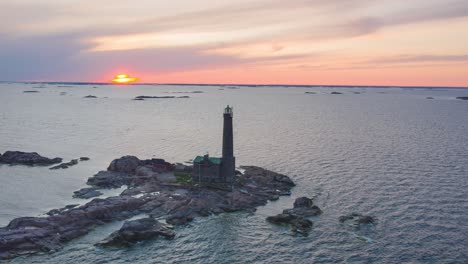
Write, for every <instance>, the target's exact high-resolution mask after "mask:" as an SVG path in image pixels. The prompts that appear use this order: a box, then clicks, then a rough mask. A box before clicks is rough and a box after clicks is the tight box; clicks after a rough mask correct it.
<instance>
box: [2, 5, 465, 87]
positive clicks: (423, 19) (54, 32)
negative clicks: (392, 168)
mask: <svg viewBox="0 0 468 264" xmlns="http://www.w3.org/2000/svg"><path fill="white" fill-rule="evenodd" d="M0 18H2V22H1V23H0V81H72V82H108V81H110V80H111V79H112V78H113V76H115V75H116V74H120V73H127V74H129V75H131V76H133V77H138V78H139V81H140V82H145V83H146V82H148V83H150V82H154V83H236V84H241V83H244V84H311V85H389V86H403V85H405V86H464V87H467V86H468V1H467V0H392V1H387V0H385V1H384V0H288V1H286V0H236V1H231V0H217V1H213V0H184V1H181V0H172V1H166V0H164V1H163V0H133V1H128V0H112V1H111V0H92V1H90V0H0Z"/></svg>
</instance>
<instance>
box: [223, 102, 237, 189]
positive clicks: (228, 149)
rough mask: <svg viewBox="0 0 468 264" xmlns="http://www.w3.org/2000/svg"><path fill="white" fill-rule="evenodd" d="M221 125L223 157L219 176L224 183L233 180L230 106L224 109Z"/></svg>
mask: <svg viewBox="0 0 468 264" xmlns="http://www.w3.org/2000/svg"><path fill="white" fill-rule="evenodd" d="M223 117H224V127H223V157H222V163H221V177H222V178H223V179H224V181H225V182H226V183H232V182H234V174H235V168H236V158H235V157H234V143H233V133H232V107H230V106H229V105H228V106H227V107H226V108H225V109H224V115H223Z"/></svg>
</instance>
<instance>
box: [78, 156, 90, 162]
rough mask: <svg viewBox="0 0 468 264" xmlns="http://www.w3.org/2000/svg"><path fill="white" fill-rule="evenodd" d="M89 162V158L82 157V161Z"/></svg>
mask: <svg viewBox="0 0 468 264" xmlns="http://www.w3.org/2000/svg"><path fill="white" fill-rule="evenodd" d="M87 160H89V158H88V157H80V161H87Z"/></svg>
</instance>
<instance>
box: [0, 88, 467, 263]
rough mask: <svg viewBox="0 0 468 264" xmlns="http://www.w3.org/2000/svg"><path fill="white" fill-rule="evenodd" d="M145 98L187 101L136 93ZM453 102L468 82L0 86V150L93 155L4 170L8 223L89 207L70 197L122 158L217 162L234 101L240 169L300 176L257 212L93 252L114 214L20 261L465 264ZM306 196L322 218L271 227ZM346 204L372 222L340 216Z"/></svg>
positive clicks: (2, 197) (2, 209)
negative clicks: (304, 228)
mask: <svg viewBox="0 0 468 264" xmlns="http://www.w3.org/2000/svg"><path fill="white" fill-rule="evenodd" d="M34 87H43V88H34ZM25 90H37V91H38V92H37V93H24V92H23V91H25ZM193 91H202V93H190V92H193ZM333 91H335V92H340V93H342V94H331V92H333ZM185 92H189V93H185ZM305 92H315V94H306V93H305ZM87 95H95V96H97V98H83V97H84V96H87ZM139 95H149V96H169V95H171V96H172V95H173V96H184V95H187V96H190V98H186V99H183V98H180V99H147V100H144V101H135V100H131V99H133V98H134V97H135V96H139ZM457 96H468V89H467V90H463V89H450V88H445V89H429V88H427V89H424V88H422V89H406V88H398V87H394V88H372V87H353V88H350V87H333V88H329V87H311V88H308V87H240V88H239V89H229V88H228V87H223V86H182V85H179V86H177V85H132V86H112V85H59V84H46V85H38V84H22V83H2V84H0V152H1V153H3V152H5V151H7V150H20V151H28V152H29V151H35V152H38V153H39V154H41V155H44V156H47V157H56V156H58V157H62V158H64V160H65V161H68V160H70V159H74V158H78V157H81V156H87V157H90V158H91V160H90V161H85V162H80V163H79V164H78V165H76V166H73V167H70V168H69V169H65V170H49V169H48V168H47V167H25V166H8V165H0V226H5V225H7V224H8V222H9V221H11V220H12V219H13V218H16V217H21V216H41V215H44V213H45V212H47V211H48V210H50V209H53V208H60V207H63V206H65V205H67V204H76V203H85V202H87V201H88V200H80V199H74V198H72V194H73V191H75V190H78V189H80V188H82V187H85V182H86V180H87V178H88V177H90V176H92V175H93V174H95V173H96V172H98V171H99V170H103V169H106V168H107V166H108V164H109V163H110V161H112V160H113V159H115V158H118V157H121V156H123V155H135V156H138V157H139V158H142V159H146V158H153V157H155V158H164V159H166V160H168V161H170V162H183V161H187V160H190V159H193V158H194V157H195V156H196V155H201V154H205V153H207V152H208V153H209V154H210V155H212V156H220V154H221V144H222V141H221V136H222V112H223V109H224V107H225V106H226V105H228V104H229V105H232V106H234V137H235V138H234V144H235V156H236V160H237V164H238V165H257V166H261V167H264V168H267V169H270V170H274V171H277V172H280V173H283V174H286V175H289V176H290V177H291V178H292V179H293V180H294V181H295V182H296V183H297V187H295V188H294V189H293V191H292V195H291V196H290V197H281V198H280V199H279V200H278V201H275V202H270V203H268V204H267V205H266V206H263V207H259V208H258V210H257V211H256V212H255V213H253V214H247V213H232V214H222V215H218V216H210V217H206V218H197V219H196V220H195V221H194V222H192V223H190V224H189V225H187V226H181V227H177V228H176V229H175V232H176V237H175V239H174V240H164V239H156V240H151V241H146V242H142V243H138V244H136V245H133V246H131V247H128V248H116V249H102V248H98V247H95V246H94V245H93V244H95V243H96V242H98V241H100V240H102V239H104V238H105V237H106V236H108V235H109V234H110V233H112V232H113V231H115V230H117V229H118V228H120V226H121V225H122V222H120V221H116V222H113V223H110V224H107V225H104V226H100V227H97V228H96V229H95V230H94V231H92V232H91V233H89V234H88V235H86V236H84V237H81V238H79V239H76V240H73V241H71V242H69V243H66V244H65V246H64V248H63V249H61V250H58V251H57V252H54V253H51V254H41V255H34V256H28V257H21V258H16V259H14V260H13V261H12V263H128V262H131V263H335V262H349V263H468V191H467V190H468V101H463V100H458V99H455V97H457ZM427 97H433V98H434V99H431V100H430V99H426V98H427ZM121 191H122V189H115V190H109V191H107V192H106V193H105V195H107V196H109V195H118V194H119V193H120V192H121ZM300 196H308V197H313V198H314V201H315V203H316V204H317V205H318V206H319V207H320V208H321V209H322V210H323V212H324V213H323V214H322V215H320V216H318V217H314V218H311V220H312V221H313V222H314V226H313V229H312V231H311V232H310V235H309V236H307V237H303V236H296V235H294V234H292V233H291V231H290V230H289V228H288V227H286V226H275V225H271V224H269V223H268V222H266V221H265V218H266V217H267V216H269V215H275V214H278V213H280V212H281V211H282V210H283V209H285V208H291V207H292V203H293V201H294V199H295V198H297V197H300ZM352 212H357V213H361V214H365V215H371V216H374V217H375V218H376V219H377V223H376V224H375V225H371V226H365V227H362V228H360V229H357V228H355V227H353V226H349V225H345V224H340V223H339V221H338V218H339V216H341V215H346V214H349V213H352Z"/></svg>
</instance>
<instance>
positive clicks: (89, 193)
mask: <svg viewBox="0 0 468 264" xmlns="http://www.w3.org/2000/svg"><path fill="white" fill-rule="evenodd" d="M100 195H102V192H100V191H98V188H95V187H88V188H82V189H80V190H78V191H75V192H73V197H74V198H82V199H89V198H93V197H97V196H100Z"/></svg>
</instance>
